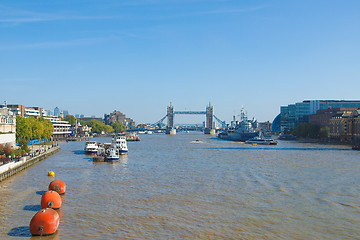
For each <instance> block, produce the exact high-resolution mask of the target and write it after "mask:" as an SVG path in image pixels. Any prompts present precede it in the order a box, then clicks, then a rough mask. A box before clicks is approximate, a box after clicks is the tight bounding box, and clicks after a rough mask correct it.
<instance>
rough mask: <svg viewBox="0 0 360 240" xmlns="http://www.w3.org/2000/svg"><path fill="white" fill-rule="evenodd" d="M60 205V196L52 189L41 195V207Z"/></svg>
mask: <svg viewBox="0 0 360 240" xmlns="http://www.w3.org/2000/svg"><path fill="white" fill-rule="evenodd" d="M60 207H61V197H60V195H59V194H58V193H57V192H56V191H53V190H50V191H47V192H45V193H44V194H43V195H42V197H41V208H54V209H57V208H60Z"/></svg>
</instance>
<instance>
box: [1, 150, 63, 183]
mask: <svg viewBox="0 0 360 240" xmlns="http://www.w3.org/2000/svg"><path fill="white" fill-rule="evenodd" d="M58 151H60V147H59V146H55V147H52V148H51V149H49V150H47V151H45V152H43V153H41V154H39V155H36V156H34V157H30V156H27V157H22V158H20V159H19V160H18V161H13V162H9V163H6V164H3V165H1V166H0V182H1V181H3V180H4V179H6V178H8V177H11V176H12V175H14V174H16V173H18V172H20V171H22V170H24V169H25V168H28V167H30V166H31V165H33V164H35V163H37V162H39V161H41V160H44V159H45V158H47V157H49V156H51V155H53V154H55V153H57V152H58Z"/></svg>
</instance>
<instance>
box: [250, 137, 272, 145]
mask: <svg viewBox="0 0 360 240" xmlns="http://www.w3.org/2000/svg"><path fill="white" fill-rule="evenodd" d="M245 143H248V144H261V145H276V144H277V142H276V141H275V140H274V139H271V138H261V137H254V138H251V139H249V140H247V141H245Z"/></svg>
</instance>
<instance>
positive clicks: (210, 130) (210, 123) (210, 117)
mask: <svg viewBox="0 0 360 240" xmlns="http://www.w3.org/2000/svg"><path fill="white" fill-rule="evenodd" d="M204 133H205V134H210V135H215V126H214V107H213V106H212V105H211V104H210V103H209V105H207V106H206V119H205V130H204Z"/></svg>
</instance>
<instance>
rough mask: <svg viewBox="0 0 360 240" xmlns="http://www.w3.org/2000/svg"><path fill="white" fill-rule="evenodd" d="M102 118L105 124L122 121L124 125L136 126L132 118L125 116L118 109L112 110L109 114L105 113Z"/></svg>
mask: <svg viewBox="0 0 360 240" xmlns="http://www.w3.org/2000/svg"><path fill="white" fill-rule="evenodd" d="M104 120H105V124H106V125H111V124H112V123H122V124H124V125H125V126H127V125H130V126H134V127H135V126H136V125H135V122H134V120H132V119H131V118H127V117H126V116H125V114H123V113H122V112H120V111H114V112H112V113H110V114H105V115H104Z"/></svg>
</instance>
